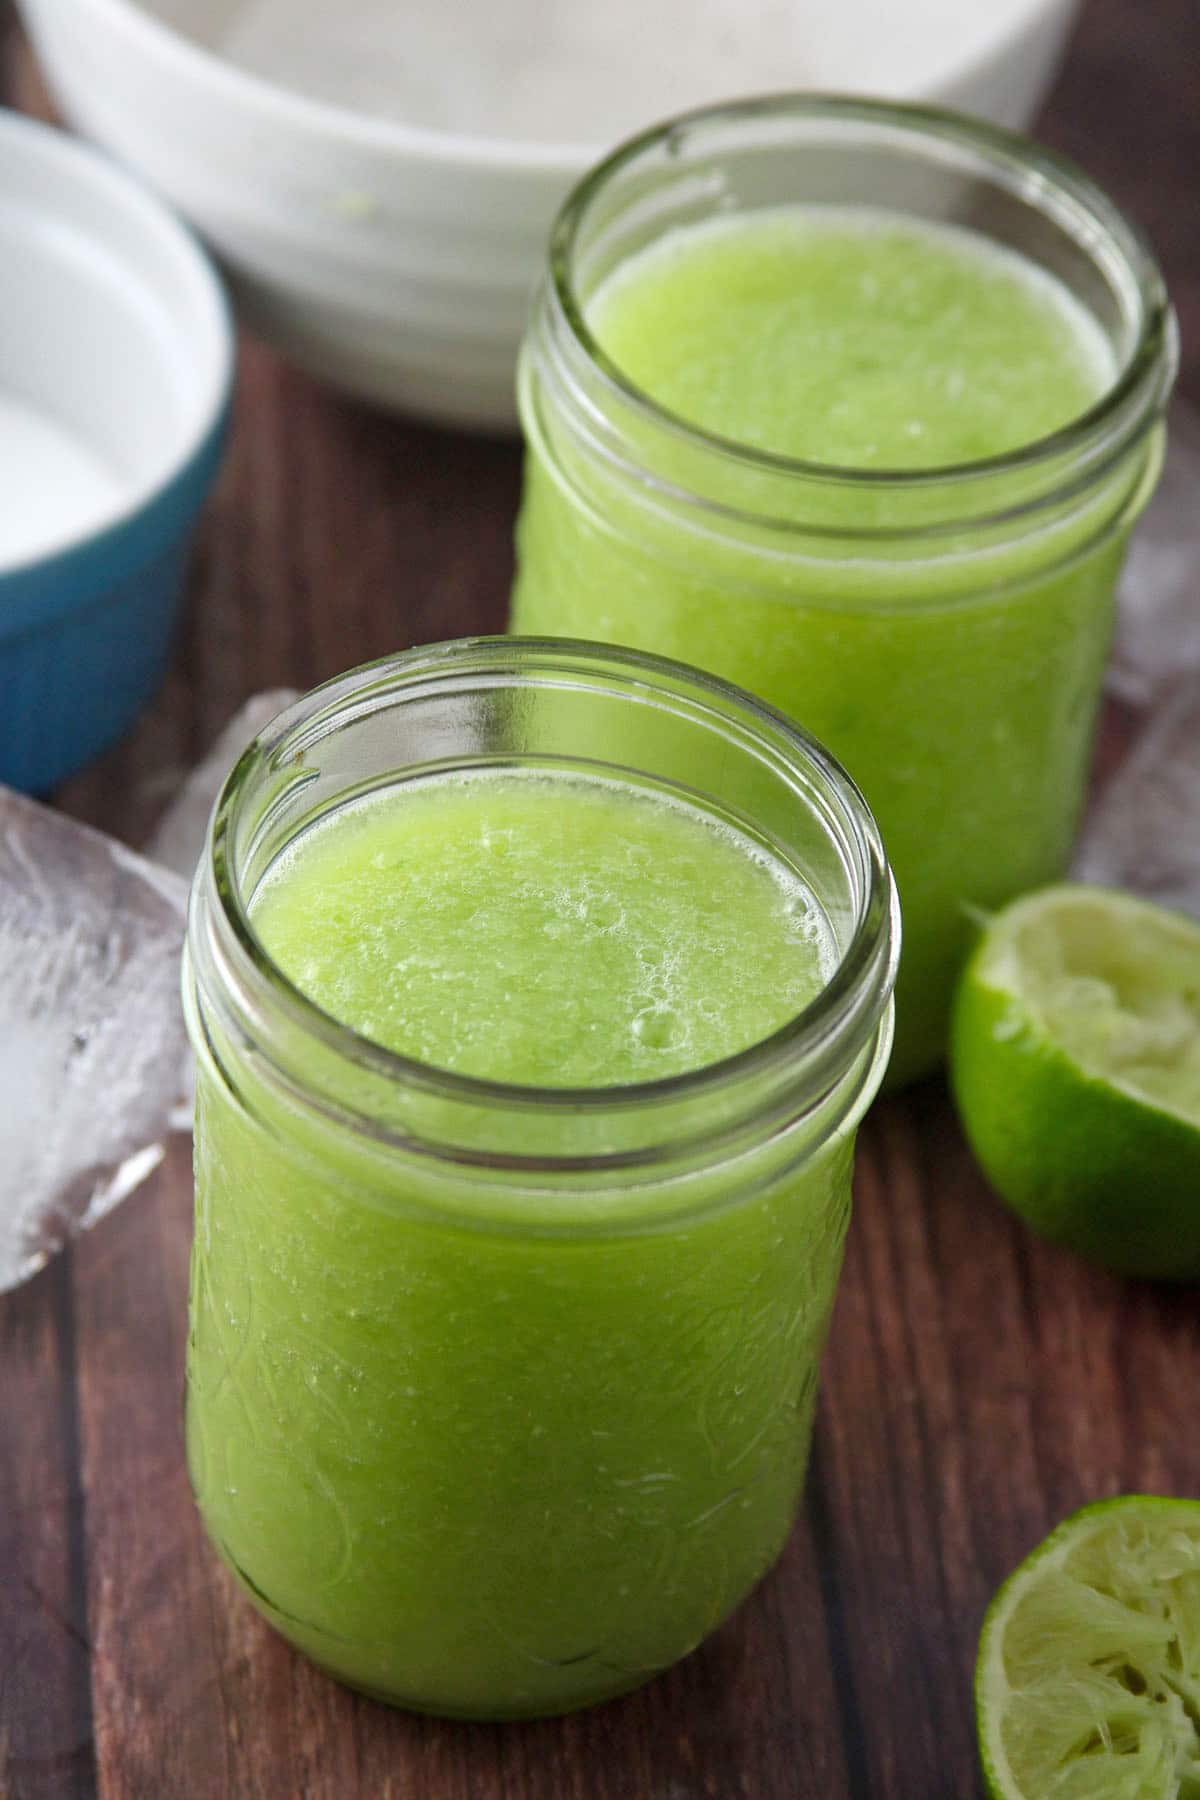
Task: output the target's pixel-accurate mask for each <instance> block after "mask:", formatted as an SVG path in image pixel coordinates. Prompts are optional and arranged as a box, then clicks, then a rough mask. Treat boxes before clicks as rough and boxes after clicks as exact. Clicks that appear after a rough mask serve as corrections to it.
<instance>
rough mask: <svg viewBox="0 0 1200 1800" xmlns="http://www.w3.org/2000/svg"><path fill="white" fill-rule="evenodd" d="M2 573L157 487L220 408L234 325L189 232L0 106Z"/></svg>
mask: <svg viewBox="0 0 1200 1800" xmlns="http://www.w3.org/2000/svg"><path fill="white" fill-rule="evenodd" d="M0 268H2V269H3V271H4V276H3V280H2V281H0V468H2V469H3V487H4V492H3V503H2V504H0V577H2V576H3V575H5V574H7V573H10V572H11V571H13V570H14V569H20V568H22V567H25V566H27V565H28V564H30V563H32V562H35V561H39V560H41V559H42V558H45V557H47V556H53V555H57V554H59V553H60V552H61V551H63V550H65V549H68V548H70V547H71V546H72V545H74V544H76V543H78V542H80V541H82V540H83V539H84V538H86V537H88V536H89V535H91V534H92V533H93V532H95V531H98V530H102V529H105V528H107V527H111V526H112V525H114V524H116V523H118V522H119V521H120V520H121V519H122V518H124V517H127V516H130V515H132V514H134V513H136V512H137V511H139V509H140V508H141V507H142V506H144V505H145V504H146V503H147V502H148V501H149V500H151V499H152V498H153V496H154V495H155V494H157V493H158V492H159V491H160V490H161V489H162V488H163V487H164V486H166V484H167V483H169V482H170V480H171V479H172V477H173V476H174V475H175V474H176V473H177V472H178V471H179V470H180V469H181V468H183V467H184V465H185V464H186V463H187V462H188V460H189V459H190V457H191V456H192V455H193V454H194V452H195V450H196V448H197V446H198V445H199V444H200V443H201V441H202V440H203V439H204V437H205V436H206V434H207V433H208V432H209V431H211V429H212V427H213V422H214V420H215V419H216V417H217V416H218V415H219V413H220V411H221V409H222V408H223V406H224V404H225V402H226V398H227V395H228V389H229V383H230V379H231V373H232V358H233V350H232V340H231V330H230V324H229V318H228V313H227V309H226V306H225V301H224V297H223V294H222V291H221V287H220V284H219V282H218V280H217V277H216V275H215V274H214V272H213V270H212V267H211V264H210V263H209V261H208V259H207V257H206V256H205V255H204V254H203V252H201V251H200V250H199V248H198V247H197V245H196V244H195V242H194V240H193V239H192V238H191V236H190V235H189V233H188V232H187V231H186V230H185V229H184V228H183V227H182V226H181V225H179V223H178V222H177V221H176V220H175V219H174V218H173V217H172V216H171V215H170V214H169V213H168V212H167V211H166V209H165V208H163V207H162V206H160V205H159V203H158V202H157V201H154V200H152V199H151V198H150V197H149V196H148V195H147V194H145V193H144V192H143V191H142V190H141V189H139V188H138V187H137V185H136V184H135V183H134V182H133V180H131V179H130V178H129V177H127V176H125V175H124V174H122V173H121V172H120V171H119V170H117V169H116V168H115V166H113V165H112V164H110V163H109V162H108V161H107V159H106V158H104V157H102V156H100V155H98V154H97V153H96V152H93V151H90V150H87V149H85V148H83V147H82V146H81V145H78V144H76V143H74V142H72V141H71V140H69V139H67V138H66V137H65V136H64V135H63V134H62V133H61V132H56V131H52V130H50V129H49V128H48V127H45V126H42V125H38V124H35V123H33V122H32V121H30V120H27V119H23V118H20V117H18V116H17V115H16V114H12V113H5V112H0Z"/></svg>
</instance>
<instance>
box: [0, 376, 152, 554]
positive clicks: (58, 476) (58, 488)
mask: <svg viewBox="0 0 1200 1800" xmlns="http://www.w3.org/2000/svg"><path fill="white" fill-rule="evenodd" d="M0 470H3V472H4V479H3V492H2V493H0V574H3V572H4V570H5V569H8V568H13V567H15V566H16V565H18V564H20V563H23V562H26V561H28V560H30V559H32V558H34V557H37V556H44V555H47V554H49V553H50V552H52V551H54V550H57V549H59V548H60V547H63V546H65V545H67V544H69V543H72V542H74V540H75V539H76V538H78V537H80V536H81V535H82V534H83V533H85V532H87V531H91V530H94V529H95V528H96V527H97V526H98V525H101V524H103V523H104V521H105V520H106V519H109V518H112V517H114V516H115V515H116V514H117V513H118V512H119V511H120V509H121V507H122V506H123V504H124V503H125V500H126V498H127V489H126V487H125V484H124V483H123V481H122V480H121V478H120V477H119V475H118V474H117V472H116V471H115V470H114V469H113V468H112V467H111V466H110V465H109V464H108V463H106V462H105V461H103V459H102V458H101V457H100V456H98V455H97V453H96V452H95V451H94V450H93V449H92V447H91V446H90V445H89V444H86V443H84V442H83V441H82V439H80V438H79V437H78V436H76V435H75V434H74V433H73V432H71V431H69V430H67V429H66V427H64V426H63V425H62V424H60V423H59V421H58V420H57V419H55V418H53V417H52V416H51V415H50V414H49V413H46V412H43V411H41V410H40V409H39V408H36V407H34V406H31V405H30V404H29V402H28V401H27V400H23V399H18V398H17V397H16V396H15V395H13V394H6V393H5V392H4V391H3V390H2V389H0Z"/></svg>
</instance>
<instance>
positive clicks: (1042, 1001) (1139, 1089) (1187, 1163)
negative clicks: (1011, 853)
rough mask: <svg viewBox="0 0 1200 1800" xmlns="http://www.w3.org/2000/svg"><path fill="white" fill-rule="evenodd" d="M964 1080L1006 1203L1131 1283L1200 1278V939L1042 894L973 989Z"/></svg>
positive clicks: (1113, 896)
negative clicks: (1137, 1278)
mask: <svg viewBox="0 0 1200 1800" xmlns="http://www.w3.org/2000/svg"><path fill="white" fill-rule="evenodd" d="M950 1077H951V1082H952V1085H953V1088H954V1094H955V1098H956V1100H957V1102H958V1109H959V1113H960V1115H961V1117H962V1122H963V1127H964V1129H965V1131H966V1134H967V1137H968V1139H969V1141H970V1144H971V1147H972V1149H973V1150H974V1152H975V1155H976V1156H977V1158H978V1160H979V1162H980V1164H981V1166H982V1168H983V1170H984V1172H985V1174H986V1175H987V1176H988V1179H989V1180H990V1181H991V1183H992V1185H993V1186H994V1187H995V1189H996V1191H997V1193H998V1194H999V1195H1000V1196H1001V1198H1002V1199H1004V1200H1006V1201H1007V1202H1008V1204H1009V1205H1010V1206H1011V1207H1012V1208H1013V1209H1014V1210H1015V1211H1016V1212H1018V1213H1020V1214H1021V1216H1022V1218H1024V1219H1025V1220H1026V1221H1027V1223H1028V1224H1030V1225H1031V1226H1032V1227H1033V1228H1034V1230H1035V1231H1038V1232H1040V1233H1041V1234H1042V1235H1043V1236H1044V1237H1048V1238H1051V1239H1053V1240H1054V1241H1056V1242H1058V1243H1063V1244H1066V1245H1068V1246H1069V1247H1070V1248H1071V1249H1074V1250H1077V1251H1079V1252H1080V1254H1081V1255H1085V1256H1090V1257H1092V1258H1093V1259H1094V1260H1095V1261H1098V1262H1101V1263H1104V1264H1106V1265H1107V1266H1108V1267H1110V1268H1113V1269H1117V1270H1119V1271H1121V1272H1122V1273H1125V1274H1131V1275H1144V1276H1157V1277H1163V1278H1167V1279H1176V1280H1184V1279H1190V1278H1194V1277H1196V1276H1200V925H1197V924H1196V922H1195V921H1194V920H1192V919H1188V918H1185V917H1184V916H1183V915H1182V914H1180V913H1174V912H1168V911H1167V910H1166V908H1165V907H1161V906H1155V905H1152V904H1151V903H1150V902H1148V901H1144V900H1136V899H1134V898H1133V896H1132V895H1130V894H1124V893H1119V892H1116V891H1114V890H1112V889H1108V888H1097V887H1078V886H1068V885H1064V886H1060V887H1052V888H1045V889H1043V890H1042V891H1041V892H1039V893H1035V894H1028V895H1026V896H1025V897H1024V898H1023V899H1020V900H1017V901H1015V902H1014V903H1013V904H1012V905H1011V906H1007V907H1005V908H1004V909H1003V911H1001V912H999V913H997V914H996V915H995V917H994V918H992V919H991V920H990V921H989V923H988V924H987V926H986V928H985V929H984V931H983V933H982V935H981V937H980V940H979V943H978V944H977V946H976V949H975V951H974V954H973V955H972V957H971V960H970V961H969V963H968V964H967V967H966V969H965V971H964V973H963V977H962V980H961V982H960V983H959V988H958V993H957V997H956V1001H955V1010H954V1019H953V1026H952V1032H951V1045H950Z"/></svg>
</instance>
